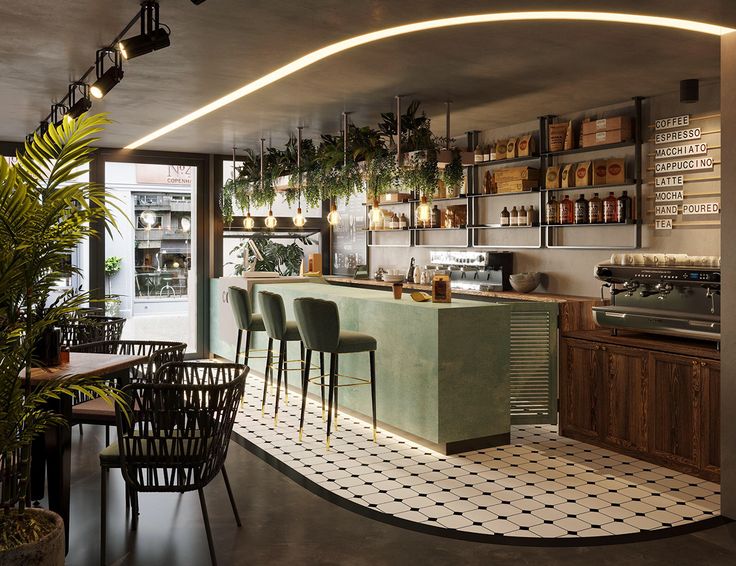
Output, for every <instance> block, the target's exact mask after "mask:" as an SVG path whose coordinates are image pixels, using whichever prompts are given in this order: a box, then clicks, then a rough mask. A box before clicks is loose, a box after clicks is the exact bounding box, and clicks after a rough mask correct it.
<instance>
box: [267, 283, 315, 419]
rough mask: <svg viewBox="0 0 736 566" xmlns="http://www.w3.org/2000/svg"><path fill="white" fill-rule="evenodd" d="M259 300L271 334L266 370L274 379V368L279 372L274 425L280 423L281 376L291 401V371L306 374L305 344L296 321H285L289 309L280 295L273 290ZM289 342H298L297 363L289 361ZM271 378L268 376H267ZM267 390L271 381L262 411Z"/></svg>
mask: <svg viewBox="0 0 736 566" xmlns="http://www.w3.org/2000/svg"><path fill="white" fill-rule="evenodd" d="M258 300H259V301H260V304H261V312H262V313H263V322H264V325H265V327H266V334H268V359H267V360H266V367H267V368H268V369H267V371H268V372H270V374H271V380H273V366H274V365H275V366H276V368H277V370H276V375H277V377H276V402H275V406H274V415H273V420H274V424H278V418H279V398H280V396H281V377H282V376H283V378H284V390H285V392H286V395H285V397H286V401H287V402H288V400H289V393H288V391H289V381H288V377H287V376H288V373H289V371H299V372H300V373H301V372H302V371H303V366H304V344H303V343H302V338H301V335H300V334H299V329H298V328H297V325H296V322H294V321H292V320H286V309H285V308H284V300H283V299H282V298H281V295H277V294H276V293H272V292H270V291H259V293H258ZM274 341H278V361H277V362H276V363H274V361H273V350H272V349H273V346H274ZM289 342H299V346H300V353H301V357H300V359H298V360H289V359H287V346H288V343H289ZM293 363H298V364H299V365H298V367H297V368H293V367H289V364H293ZM267 377H268V376H267ZM267 389H268V378H267V379H266V381H265V382H264V384H263V401H262V403H261V412H263V411H264V409H265V407H266V391H267Z"/></svg>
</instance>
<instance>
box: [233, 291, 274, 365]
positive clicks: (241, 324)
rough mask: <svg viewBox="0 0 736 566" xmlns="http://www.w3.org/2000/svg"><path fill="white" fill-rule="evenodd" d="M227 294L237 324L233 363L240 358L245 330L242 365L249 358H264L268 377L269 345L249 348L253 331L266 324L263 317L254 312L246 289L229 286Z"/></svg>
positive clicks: (261, 329)
mask: <svg viewBox="0 0 736 566" xmlns="http://www.w3.org/2000/svg"><path fill="white" fill-rule="evenodd" d="M228 296H229V300H230V307H231V308H232V309H233V315H234V316H235V323H236V324H237V325H238V342H237V345H236V346H235V363H236V364H237V363H238V360H239V359H240V347H241V345H242V341H243V332H245V349H244V359H243V365H245V366H247V365H248V362H249V361H250V360H251V359H254V360H266V370H265V374H266V377H268V360H269V355H270V353H271V346H270V345H269V347H268V348H267V349H265V350H264V349H262V348H261V349H253V350H251V347H250V344H251V334H252V333H253V332H265V331H266V326H265V325H264V323H263V317H262V316H261V315H260V314H257V313H254V312H253V308H252V306H251V302H250V295H249V294H248V290H247V289H243V288H242V287H230V288H228ZM251 352H266V355H260V356H251Z"/></svg>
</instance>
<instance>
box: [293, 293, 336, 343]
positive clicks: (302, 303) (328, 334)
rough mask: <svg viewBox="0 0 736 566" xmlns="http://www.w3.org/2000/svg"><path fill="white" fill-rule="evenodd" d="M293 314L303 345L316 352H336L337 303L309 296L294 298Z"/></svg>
mask: <svg viewBox="0 0 736 566" xmlns="http://www.w3.org/2000/svg"><path fill="white" fill-rule="evenodd" d="M294 315H295V316H296V324H297V326H298V327H299V334H301V337H302V341H303V342H304V345H305V346H306V347H307V349H309V350H314V351H316V352H336V351H337V345H338V343H339V341H340V313H339V312H338V310H337V303H335V302H333V301H324V300H322V299H314V298H311V297H300V298H298V299H294Z"/></svg>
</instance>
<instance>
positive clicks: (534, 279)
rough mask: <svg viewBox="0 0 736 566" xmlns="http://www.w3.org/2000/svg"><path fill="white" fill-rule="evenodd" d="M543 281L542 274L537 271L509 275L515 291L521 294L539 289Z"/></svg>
mask: <svg viewBox="0 0 736 566" xmlns="http://www.w3.org/2000/svg"><path fill="white" fill-rule="evenodd" d="M541 280H542V274H541V273H539V272H536V271H534V272H529V273H514V274H513V275H509V282H510V283H511V286H512V287H513V288H514V291H517V292H519V293H531V292H532V291H534V289H536V288H537V287H539V283H540V281H541Z"/></svg>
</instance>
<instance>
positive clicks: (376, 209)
mask: <svg viewBox="0 0 736 566" xmlns="http://www.w3.org/2000/svg"><path fill="white" fill-rule="evenodd" d="M370 216H371V224H372V225H373V226H374V227H378V228H381V227H382V222H383V211H382V210H381V207H380V205H379V203H378V199H377V198H374V199H373V206H372V207H371V212H370Z"/></svg>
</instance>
